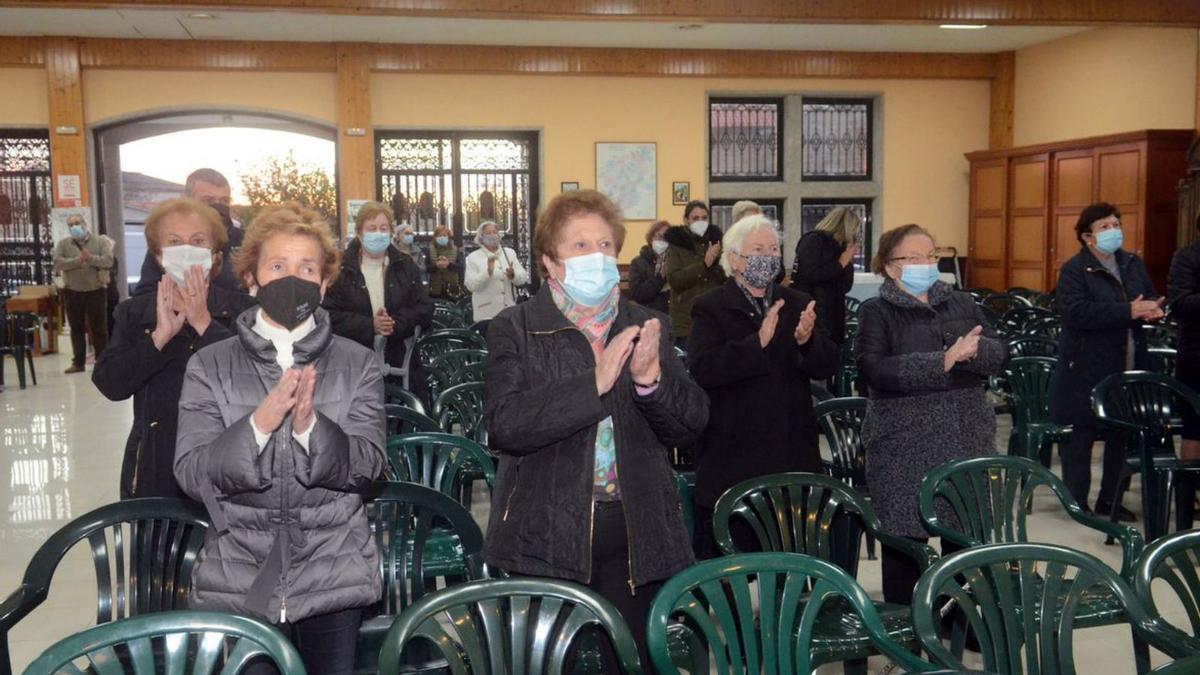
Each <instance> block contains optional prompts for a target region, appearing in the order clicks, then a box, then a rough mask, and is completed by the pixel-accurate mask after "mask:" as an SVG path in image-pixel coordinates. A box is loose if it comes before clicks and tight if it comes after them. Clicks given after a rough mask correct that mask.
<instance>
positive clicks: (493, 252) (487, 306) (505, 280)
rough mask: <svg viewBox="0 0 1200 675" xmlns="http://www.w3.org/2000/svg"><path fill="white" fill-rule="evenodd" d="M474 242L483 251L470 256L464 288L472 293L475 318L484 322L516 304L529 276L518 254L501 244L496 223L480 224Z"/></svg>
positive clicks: (478, 250)
mask: <svg viewBox="0 0 1200 675" xmlns="http://www.w3.org/2000/svg"><path fill="white" fill-rule="evenodd" d="M475 241H476V243H478V244H479V246H480V248H478V249H476V250H475V251H473V252H472V253H471V255H469V256H467V272H466V276H465V277H464V279H463V285H465V286H466V287H467V290H468V291H471V304H472V309H473V310H474V314H473V315H472V316H474V318H475V320H476V321H482V320H484V319H490V318H492V317H493V316H496V315H497V314H499V313H500V310H502V309H504V308H506V307H512V306H513V305H515V304H517V287H518V286H524V285H525V284H527V283H529V273H528V272H526V271H525V268H524V267H522V266H521V261H520V260H519V259H518V258H517V252H516V251H514V250H512V249H511V248H508V247H507V246H502V245H501V244H500V230H499V228H497V227H496V223H494V222H492V221H490V220H488V221H485V222H484V223H483V224H482V225H480V226H479V234H478V235H477V236H476V237H475Z"/></svg>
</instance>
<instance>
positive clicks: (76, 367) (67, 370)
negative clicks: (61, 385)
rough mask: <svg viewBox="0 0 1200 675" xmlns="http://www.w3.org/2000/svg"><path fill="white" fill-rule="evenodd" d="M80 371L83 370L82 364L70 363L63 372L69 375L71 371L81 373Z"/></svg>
mask: <svg viewBox="0 0 1200 675" xmlns="http://www.w3.org/2000/svg"><path fill="white" fill-rule="evenodd" d="M82 372H83V366H77V365H75V364H73V363H72V364H71V367H70V368H67V369H66V370H64V371H63V374H64V375H71V374H73V373H82Z"/></svg>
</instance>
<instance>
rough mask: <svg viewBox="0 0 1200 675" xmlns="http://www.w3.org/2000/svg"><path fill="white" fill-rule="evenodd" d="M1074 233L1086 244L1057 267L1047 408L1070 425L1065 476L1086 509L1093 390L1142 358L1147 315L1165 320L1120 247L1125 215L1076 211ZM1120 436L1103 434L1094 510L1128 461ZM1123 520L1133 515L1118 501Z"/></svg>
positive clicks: (1096, 208)
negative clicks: (1057, 323)
mask: <svg viewBox="0 0 1200 675" xmlns="http://www.w3.org/2000/svg"><path fill="white" fill-rule="evenodd" d="M1075 238H1076V239H1078V240H1079V243H1080V244H1082V245H1083V247H1082V248H1081V249H1080V251H1079V253H1077V254H1076V255H1075V256H1074V257H1073V258H1071V259H1070V260H1068V261H1067V262H1065V263H1064V264H1063V266H1062V269H1061V270H1059V273H1058V286H1057V288H1056V289H1055V292H1054V295H1055V304H1056V306H1057V309H1058V313H1059V315H1060V316H1061V317H1062V333H1061V334H1060V335H1059V338H1058V354H1059V356H1058V367H1057V368H1056V369H1055V371H1054V382H1053V384H1052V385H1051V387H1052V390H1051V391H1052V396H1051V399H1050V412H1051V414H1052V415H1053V418H1054V421H1055V423H1057V424H1070V425H1072V429H1071V440H1070V443H1069V444H1068V445H1067V453H1066V457H1065V460H1064V463H1063V482H1065V483H1066V484H1067V489H1068V490H1070V491H1071V495H1072V496H1073V497H1075V501H1077V502H1079V504H1080V505H1081V506H1083V507H1084V508H1087V505H1088V492H1089V490H1090V488H1091V483H1092V444H1093V443H1094V442H1095V439H1096V436H1097V434H1098V433H1099V432H1100V429H1099V427H1098V423H1097V422H1096V415H1095V413H1094V411H1093V410H1092V388H1093V387H1095V386H1096V385H1097V384H1099V383H1100V381H1101V380H1103V379H1104V378H1105V377H1108V376H1109V375H1112V374H1113V373H1119V372H1122V371H1125V370H1133V369H1135V368H1138V367H1140V366H1141V365H1142V364H1143V363H1145V356H1146V340H1145V338H1144V337H1143V336H1142V330H1141V327H1142V323H1143V322H1144V321H1157V320H1158V319H1160V318H1162V316H1163V311H1162V303H1163V299H1161V298H1159V296H1158V293H1157V292H1155V290H1154V286H1153V284H1151V283H1150V275H1149V274H1148V273H1147V272H1146V266H1145V265H1144V264H1142V260H1141V258H1138V257H1137V256H1136V255H1134V254H1132V253H1129V252H1128V251H1123V250H1121V243H1122V239H1123V236H1122V233H1121V213H1120V212H1119V211H1117V208H1116V207H1115V206H1113V205H1111V204H1106V203H1104V202H1100V203H1097V204H1092V205H1091V206H1089V207H1087V208H1086V209H1084V210H1083V212H1082V213H1080V214H1079V220H1078V221H1076V223H1075ZM1120 441H1121V439H1120V437H1119V435H1117V434H1111V433H1109V434H1105V442H1104V473H1103V475H1102V477H1101V479H1100V494H1099V495H1098V496H1097V497H1096V513H1099V514H1102V515H1108V514H1110V513H1111V509H1112V508H1113V500H1114V499H1115V498H1116V494H1117V490H1118V485H1117V478H1118V477H1119V476H1120V474H1121V464H1122V462H1124V461H1125V449H1124V445H1123V444H1122V443H1121V442H1120ZM1116 508H1117V514H1118V516H1119V518H1120V519H1122V520H1127V521H1132V520H1134V516H1133V514H1132V513H1130V512H1129V511H1128V510H1127V509H1125V508H1124V507H1123V506H1120V505H1119V504H1118V505H1117V507H1116Z"/></svg>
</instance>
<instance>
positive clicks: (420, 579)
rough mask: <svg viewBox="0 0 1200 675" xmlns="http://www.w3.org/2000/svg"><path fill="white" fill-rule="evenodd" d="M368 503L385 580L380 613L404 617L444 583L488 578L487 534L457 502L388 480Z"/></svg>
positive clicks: (422, 489) (376, 489)
mask: <svg viewBox="0 0 1200 675" xmlns="http://www.w3.org/2000/svg"><path fill="white" fill-rule="evenodd" d="M364 505H365V507H366V510H367V519H368V521H369V522H370V525H371V534H372V536H374V538H375V544H376V547H377V548H378V549H379V568H380V573H381V575H382V577H383V599H382V600H381V602H380V604H379V605H378V606H377V607H374V608H372V609H373V610H374V611H375V612H377V613H378V614H384V615H388V616H392V615H396V614H399V613H400V612H402V611H403V610H404V609H405V608H407V607H408V606H410V605H412V604H413V603H414V602H416V601H417V600H420V599H421V598H422V597H424V596H425V595H427V594H429V593H433V592H434V591H436V590H437V588H438V582H439V581H440V582H441V583H442V585H452V584H455V583H463V582H465V581H468V580H473V579H478V578H480V577H481V576H482V574H483V572H482V569H483V562H482V559H483V533H482V532H481V531H480V530H479V525H478V524H476V522H475V520H474V518H472V517H471V514H470V512H469V511H467V510H466V508H464V507H463V506H462V504H459V503H458V502H457V501H456V500H454V499H452V498H450V497H448V496H446V495H444V494H442V493H440V492H438V491H436V490H432V489H430V488H427V487H423V486H421V485H417V484H415V483H401V482H383V483H379V484H377V485H376V486H374V488H373V489H372V491H371V493H370V494H369V495H367V499H366V500H365V501H364ZM447 533H450V534H452V535H453V536H452V537H448V536H446V535H447Z"/></svg>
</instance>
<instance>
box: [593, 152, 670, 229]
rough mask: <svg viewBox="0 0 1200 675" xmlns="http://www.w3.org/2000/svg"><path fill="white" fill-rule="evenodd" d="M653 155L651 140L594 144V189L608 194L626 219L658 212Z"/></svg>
mask: <svg viewBox="0 0 1200 675" xmlns="http://www.w3.org/2000/svg"><path fill="white" fill-rule="evenodd" d="M656 157H657V146H656V145H655V144H654V143H597V144H596V189H597V190H599V191H600V192H603V193H604V194H605V195H608V197H609V199H612V200H613V202H615V203H616V205H617V206H618V207H620V209H621V212H622V213H623V214H624V215H625V218H626V219H628V220H654V219H655V218H656V217H657V216H658V203H657V201H656V200H657V195H656V194H655V186H656V185H657V180H658V177H657V168H658V165H657V159H656Z"/></svg>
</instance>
